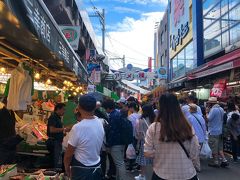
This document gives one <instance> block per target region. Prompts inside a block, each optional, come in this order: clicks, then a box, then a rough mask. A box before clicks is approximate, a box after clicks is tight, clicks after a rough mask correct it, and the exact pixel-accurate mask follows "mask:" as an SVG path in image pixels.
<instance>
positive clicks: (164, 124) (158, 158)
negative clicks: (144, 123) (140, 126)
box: [144, 93, 200, 180]
mask: <svg viewBox="0 0 240 180" xmlns="http://www.w3.org/2000/svg"><path fill="white" fill-rule="evenodd" d="M159 104H160V108H159V109H160V111H159V115H158V117H157V118H156V122H154V123H152V124H151V125H150V126H149V128H148V130H147V134H146V138H145V144H144V155H145V157H152V158H153V171H154V173H153V177H152V180H158V179H171V180H183V179H184V180H185V179H192V180H195V179H196V180H197V172H196V169H199V168H200V162H199V143H198V140H197V137H196V135H194V133H193V129H192V128H191V126H190V124H189V123H188V122H187V120H186V118H185V116H184V115H183V113H182V111H181V108H180V105H179V103H178V100H177V97H176V96H175V95H173V94H169V93H166V94H163V95H162V96H161V97H160V100H159Z"/></svg>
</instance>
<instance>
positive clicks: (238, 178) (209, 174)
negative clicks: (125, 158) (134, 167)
mask: <svg viewBox="0 0 240 180" xmlns="http://www.w3.org/2000/svg"><path fill="white" fill-rule="evenodd" d="M201 166H202V167H201V168H202V171H201V173H199V179H200V180H240V163H238V164H234V163H231V162H230V166H229V167H228V168H213V167H208V165H207V160H204V161H203V162H202V163H201ZM147 172H148V173H147V180H151V174H152V172H151V168H148V171H147ZM128 175H129V180H134V177H135V176H137V175H138V172H134V173H128Z"/></svg>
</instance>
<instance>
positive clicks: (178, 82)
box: [168, 76, 187, 90]
mask: <svg viewBox="0 0 240 180" xmlns="http://www.w3.org/2000/svg"><path fill="white" fill-rule="evenodd" d="M186 80H187V77H186V76H183V77H180V78H178V79H176V80H173V81H171V82H170V83H168V89H169V90H172V89H178V88H182V87H183V86H184V82H185V81H186Z"/></svg>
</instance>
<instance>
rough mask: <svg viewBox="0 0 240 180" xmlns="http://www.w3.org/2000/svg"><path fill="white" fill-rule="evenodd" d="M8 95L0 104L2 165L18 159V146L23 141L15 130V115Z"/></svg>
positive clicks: (0, 154) (0, 155) (0, 162)
mask: <svg viewBox="0 0 240 180" xmlns="http://www.w3.org/2000/svg"><path fill="white" fill-rule="evenodd" d="M6 107H7V97H5V98H3V100H2V102H1V106H0V165H2V164H12V163H15V160H16V158H15V157H16V146H17V144H18V143H20V142H21V141H22V138H21V137H20V136H19V135H16V131H15V121H16V119H15V115H14V112H13V111H12V110H8V109H7V108H6Z"/></svg>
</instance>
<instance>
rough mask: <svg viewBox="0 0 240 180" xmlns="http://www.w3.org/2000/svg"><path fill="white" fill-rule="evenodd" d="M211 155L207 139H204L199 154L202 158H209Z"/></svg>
mask: <svg viewBox="0 0 240 180" xmlns="http://www.w3.org/2000/svg"><path fill="white" fill-rule="evenodd" d="M211 155H212V150H211V148H210V147H209V145H208V141H205V142H204V143H203V145H202V148H201V151H200V156H201V157H203V158H210V157H211Z"/></svg>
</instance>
